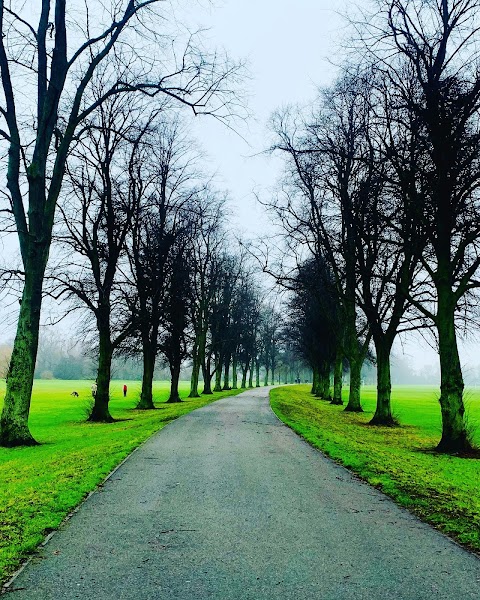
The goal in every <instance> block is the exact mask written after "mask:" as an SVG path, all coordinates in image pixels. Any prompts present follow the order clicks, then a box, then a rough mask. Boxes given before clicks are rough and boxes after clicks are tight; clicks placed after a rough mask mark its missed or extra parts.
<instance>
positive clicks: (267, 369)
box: [263, 367, 269, 385]
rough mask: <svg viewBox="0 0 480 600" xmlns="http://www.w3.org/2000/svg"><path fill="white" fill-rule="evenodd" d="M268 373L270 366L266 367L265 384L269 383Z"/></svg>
mask: <svg viewBox="0 0 480 600" xmlns="http://www.w3.org/2000/svg"><path fill="white" fill-rule="evenodd" d="M268 374H269V368H268V367H265V381H264V383H263V385H268Z"/></svg>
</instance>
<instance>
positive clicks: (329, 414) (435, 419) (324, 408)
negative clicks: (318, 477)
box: [270, 386, 480, 552]
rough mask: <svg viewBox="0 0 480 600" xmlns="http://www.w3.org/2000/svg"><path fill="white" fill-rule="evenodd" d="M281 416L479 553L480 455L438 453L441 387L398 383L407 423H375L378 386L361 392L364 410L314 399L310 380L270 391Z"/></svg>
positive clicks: (474, 427)
mask: <svg viewBox="0 0 480 600" xmlns="http://www.w3.org/2000/svg"><path fill="white" fill-rule="evenodd" d="M270 398H271V404H272V408H273V410H274V411H275V413H276V414H277V416H278V417H279V418H280V419H281V420H282V421H284V422H285V423H286V424H287V425H288V426H289V427H291V428H292V429H293V430H294V431H296V432H297V433H298V434H300V435H301V436H302V437H303V438H305V440H307V441H308V442H309V443H310V444H312V445H313V446H315V447H316V448H318V449H320V450H322V451H323V452H325V454H327V455H328V456H330V457H331V458H333V459H334V460H335V461H337V462H339V463H341V464H343V465H345V466H346V467H347V468H349V469H351V470H352V471H354V472H355V473H357V474H358V475H359V476H360V477H361V478H363V479H365V480H366V481H368V482H369V483H370V484H371V485H374V486H375V487H377V488H379V489H381V490H382V491H383V492H385V493H386V494H388V495H389V496H391V497H392V498H393V499H394V500H395V501H396V502H397V503H399V504H400V505H402V506H405V507H407V508H408V509H410V510H411V511H413V512H414V513H416V514H417V515H419V516H420V517H421V518H422V519H424V520H426V521H428V522H430V523H431V524H433V525H434V526H435V527H437V528H438V529H440V530H441V531H443V532H444V533H446V534H448V535H450V536H452V537H454V538H455V539H457V540H458V541H459V542H460V543H462V544H464V545H465V546H467V547H469V548H470V549H472V550H474V551H476V552H479V551H480V460H478V459H474V458H460V457H456V456H446V455H439V454H437V453H435V451H434V449H435V446H436V444H437V443H438V441H439V439H440V433H441V416H440V407H439V404H438V390H436V389H435V388H433V387H399V388H395V389H394V391H393V397H392V400H393V407H394V412H395V414H396V417H397V418H398V420H399V421H400V423H401V427H394V428H389V427H372V426H369V425H368V424H367V423H368V421H369V420H370V419H371V417H372V415H373V412H374V406H375V389H374V388H373V387H371V388H365V389H364V390H363V392H362V404H363V407H364V410H365V412H364V413H360V414H358V413H346V412H345V411H344V410H343V409H342V407H341V406H340V407H338V406H333V405H331V404H330V403H328V402H326V401H322V400H319V399H317V398H314V397H313V396H312V395H311V394H310V393H309V387H308V386H291V387H284V388H277V389H273V390H272V391H271V395H270ZM466 404H467V412H468V415H469V417H468V418H469V425H470V428H471V432H472V437H473V441H474V442H475V443H476V444H477V445H480V428H479V425H480V391H477V390H472V391H470V392H467V394H466Z"/></svg>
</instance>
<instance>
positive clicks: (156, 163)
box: [127, 115, 205, 409]
mask: <svg viewBox="0 0 480 600" xmlns="http://www.w3.org/2000/svg"><path fill="white" fill-rule="evenodd" d="M192 146H193V144H192V142H191V140H190V139H189V138H188V137H187V136H186V135H185V133H184V132H183V131H182V126H181V122H180V121H179V118H178V115H177V116H175V117H173V118H171V117H169V116H168V115H160V116H159V117H157V118H156V119H155V121H154V122H153V124H152V131H151V132H150V133H149V135H148V140H145V148H144V152H143V157H142V160H141V161H137V163H136V168H135V171H134V172H133V173H132V177H131V185H132V186H133V188H134V189H135V194H136V196H137V202H136V207H137V208H136V211H137V212H136V214H135V216H134V218H133V222H132V232H131V240H129V243H128V245H127V251H128V254H129V258H130V265H131V273H132V277H133V282H134V286H135V289H136V294H137V303H136V314H135V321H136V326H135V333H139V334H140V336H139V337H140V340H141V353H142V358H143V378H142V392H141V396H140V402H139V404H138V405H137V408H142V409H152V408H154V404H153V395H152V383H153V373H154V368H155V361H156V357H157V353H158V350H159V332H160V327H161V324H162V315H163V313H164V302H165V301H166V300H167V295H166V294H167V282H168V277H169V271H170V270H171V264H170V263H171V260H172V252H175V251H176V250H175V248H176V244H177V242H178V240H177V237H178V235H180V233H181V230H182V229H183V228H184V220H185V217H184V213H185V211H186V210H187V211H188V210H189V206H190V204H191V202H192V199H195V198H196V200H195V203H196V207H195V211H196V215H197V217H198V215H202V213H203V212H204V211H202V209H201V207H200V205H199V203H200V196H202V198H203V195H204V193H205V189H204V185H201V184H200V183H199V181H197V179H198V174H197V173H196V167H195V162H196V156H195V153H194V152H192ZM200 218H201V217H200ZM182 235H183V234H182ZM191 247H194V242H193V241H192V246H191ZM130 345H131V347H133V348H134V349H135V350H136V349H137V346H138V344H137V343H135V341H134V340H131V344H130Z"/></svg>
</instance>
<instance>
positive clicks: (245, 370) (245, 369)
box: [241, 363, 248, 389]
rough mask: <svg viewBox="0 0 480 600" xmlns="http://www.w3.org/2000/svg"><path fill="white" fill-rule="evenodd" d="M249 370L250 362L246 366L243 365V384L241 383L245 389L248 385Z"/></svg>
mask: <svg viewBox="0 0 480 600" xmlns="http://www.w3.org/2000/svg"><path fill="white" fill-rule="evenodd" d="M247 372H248V363H247V364H246V365H245V367H244V368H243V367H242V384H241V388H242V389H245V388H246V387H247Z"/></svg>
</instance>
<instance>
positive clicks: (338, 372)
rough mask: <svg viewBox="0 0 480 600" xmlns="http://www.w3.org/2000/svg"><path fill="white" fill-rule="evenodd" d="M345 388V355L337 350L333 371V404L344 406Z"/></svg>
mask: <svg viewBox="0 0 480 600" xmlns="http://www.w3.org/2000/svg"><path fill="white" fill-rule="evenodd" d="M342 386H343V353H342V351H341V350H337V353H336V355H335V365H334V370H333V399H332V404H337V405H339V404H343V399H342Z"/></svg>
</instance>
